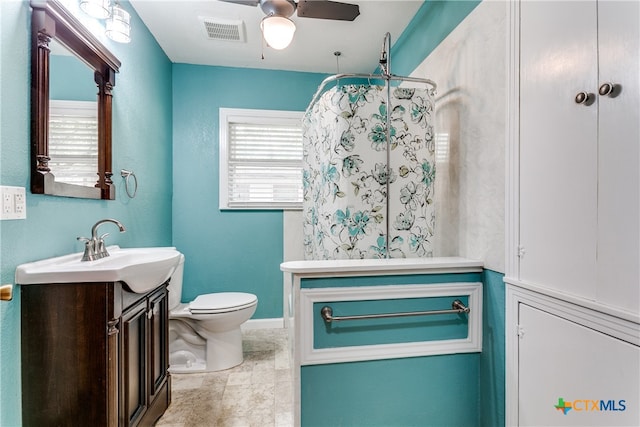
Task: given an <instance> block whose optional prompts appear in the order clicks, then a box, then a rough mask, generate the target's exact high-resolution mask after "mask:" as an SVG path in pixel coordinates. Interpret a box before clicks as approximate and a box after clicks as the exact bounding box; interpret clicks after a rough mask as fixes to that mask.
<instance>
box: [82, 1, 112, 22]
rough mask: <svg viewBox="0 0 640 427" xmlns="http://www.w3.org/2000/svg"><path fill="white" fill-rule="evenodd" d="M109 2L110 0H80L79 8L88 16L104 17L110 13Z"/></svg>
mask: <svg viewBox="0 0 640 427" xmlns="http://www.w3.org/2000/svg"><path fill="white" fill-rule="evenodd" d="M109 3H110V0H81V1H80V9H82V11H83V12H84V13H86V14H87V15H89V16H92V17H94V18H97V19H105V18H108V17H109V14H110V13H111V10H110V9H111V8H110V7H109Z"/></svg>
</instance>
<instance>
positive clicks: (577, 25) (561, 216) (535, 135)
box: [520, 1, 598, 299]
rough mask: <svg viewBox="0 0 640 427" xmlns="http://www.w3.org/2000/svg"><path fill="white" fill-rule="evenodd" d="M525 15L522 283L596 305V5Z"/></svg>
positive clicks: (532, 8) (553, 5)
mask: <svg viewBox="0 0 640 427" xmlns="http://www.w3.org/2000/svg"><path fill="white" fill-rule="evenodd" d="M520 7H521V19H520V245H521V247H522V248H523V250H524V256H523V257H522V258H521V260H520V279H521V280H523V281H525V282H529V283H533V284H539V285H543V286H545V287H550V288H555V289H558V290H562V291H564V292H568V293H572V294H575V295H581V296H585V297H587V298H589V299H595V295H596V268H595V265H596V239H597V233H596V230H597V224H598V222H597V221H598V218H597V210H596V207H597V185H598V182H597V170H596V165H597V154H598V150H597V135H598V127H597V126H598V120H597V119H598V117H597V103H596V102H597V99H595V93H597V84H598V77H597V32H596V28H597V8H596V3H595V2H594V1H570V2H556V1H553V2H549V1H523V2H521V6H520ZM583 91H584V92H588V93H590V94H591V95H590V96H591V97H592V99H593V100H594V103H593V104H591V103H590V102H587V104H577V103H576V102H575V96H576V94H578V93H579V92H583ZM588 104H590V105H588Z"/></svg>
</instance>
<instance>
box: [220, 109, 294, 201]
mask: <svg viewBox="0 0 640 427" xmlns="http://www.w3.org/2000/svg"><path fill="white" fill-rule="evenodd" d="M301 207H302V113H301V112H291V111H270V110H239V109H227V108H221V109H220V209H300V208H301Z"/></svg>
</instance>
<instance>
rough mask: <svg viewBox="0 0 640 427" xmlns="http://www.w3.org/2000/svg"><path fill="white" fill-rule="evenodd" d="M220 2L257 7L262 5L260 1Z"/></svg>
mask: <svg viewBox="0 0 640 427" xmlns="http://www.w3.org/2000/svg"><path fill="white" fill-rule="evenodd" d="M220 1H223V2H225V3H235V4H241V5H244V6H257V5H259V4H260V0H220Z"/></svg>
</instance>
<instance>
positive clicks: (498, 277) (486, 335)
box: [480, 270, 505, 427]
mask: <svg viewBox="0 0 640 427" xmlns="http://www.w3.org/2000/svg"><path fill="white" fill-rule="evenodd" d="M482 282H483V287H482V300H483V302H484V304H483V307H482V353H481V354H480V425H481V426H482V427H503V426H504V424H505V412H504V411H505V408H504V402H505V390H504V386H505V382H504V381H505V379H504V378H505V336H504V331H505V329H504V328H505V323H504V317H505V284H504V274H502V273H498V272H495V271H492V270H485V271H484V273H483V275H482Z"/></svg>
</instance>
